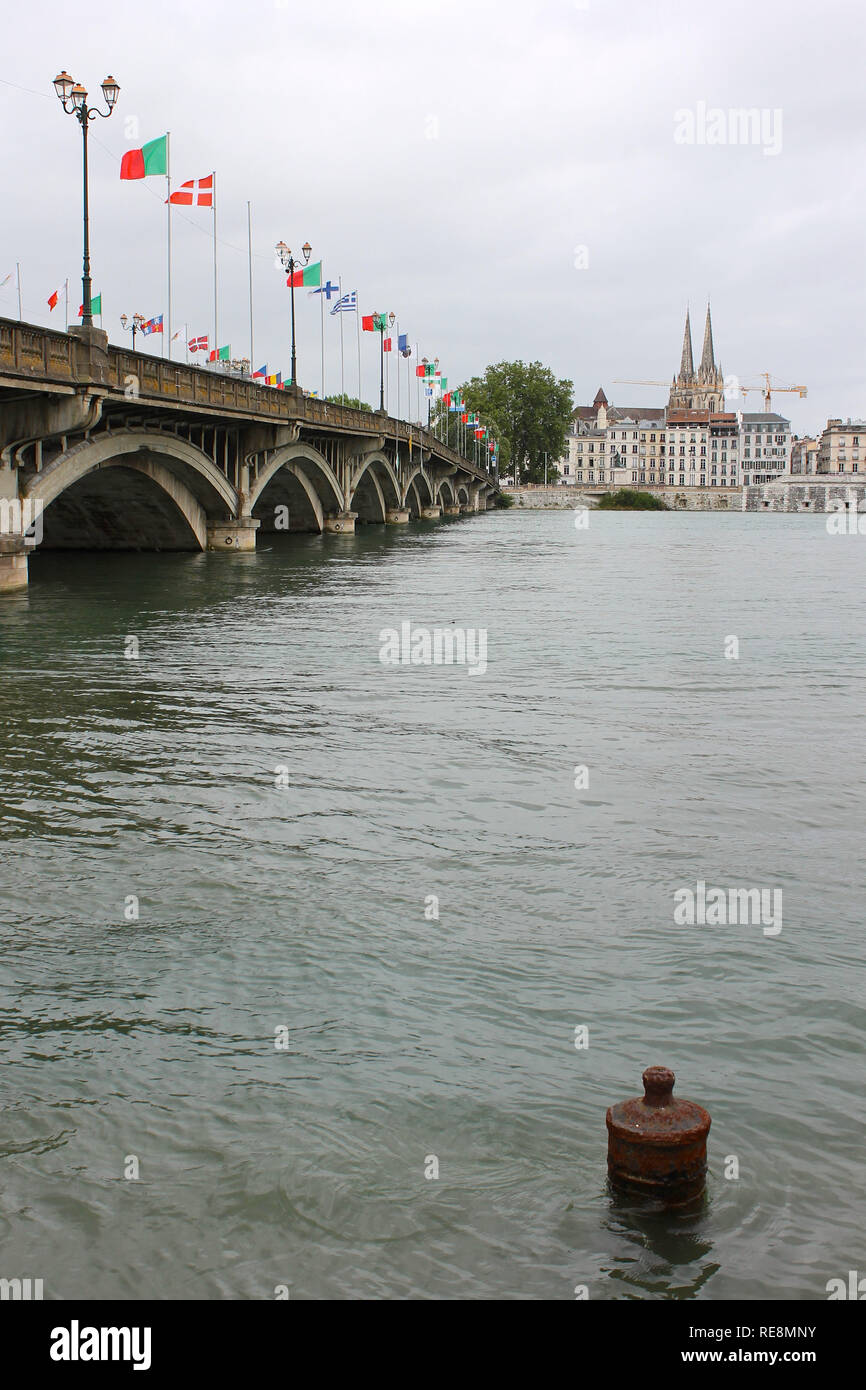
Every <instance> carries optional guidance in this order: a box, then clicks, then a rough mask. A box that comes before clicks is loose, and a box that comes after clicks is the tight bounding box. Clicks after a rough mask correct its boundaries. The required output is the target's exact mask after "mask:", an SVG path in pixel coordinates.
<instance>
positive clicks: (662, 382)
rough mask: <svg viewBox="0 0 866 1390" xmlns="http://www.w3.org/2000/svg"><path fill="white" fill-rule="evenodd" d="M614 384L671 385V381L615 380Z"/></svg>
mask: <svg viewBox="0 0 866 1390" xmlns="http://www.w3.org/2000/svg"><path fill="white" fill-rule="evenodd" d="M613 384H614V386H670V382H669V381H623V380H622V379H620V380H618V381H615V382H614V383H613Z"/></svg>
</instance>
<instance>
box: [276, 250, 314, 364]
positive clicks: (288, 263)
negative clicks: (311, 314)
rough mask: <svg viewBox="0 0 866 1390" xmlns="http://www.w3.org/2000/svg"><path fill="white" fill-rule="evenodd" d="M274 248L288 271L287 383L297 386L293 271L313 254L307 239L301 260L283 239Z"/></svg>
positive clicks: (301, 268)
mask: <svg viewBox="0 0 866 1390" xmlns="http://www.w3.org/2000/svg"><path fill="white" fill-rule="evenodd" d="M276 249H277V255H278V256H279V258H280V263H281V264H282V267H283V270H287V271H288V272H289V290H290V291H291V296H292V379H291V381H290V383H289V385H290V386H297V384H298V373H297V358H296V355H295V271H296V270H303V268H304V266H305V265H309V263H310V256H311V255H312V254H313V248H312V246H311V245H310V243H309V242H308V241H305V242H304V244H303V246H302V247H301V255H302V256H303V258H304V259H303V260H302V261H296V260H295V258H294V256H293V255H292V253H291V251H290V250H289V248H288V246H287V245H286V243H285V242H284V241H278V242H277V248H276Z"/></svg>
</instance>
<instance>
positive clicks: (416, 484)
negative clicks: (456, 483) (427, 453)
mask: <svg viewBox="0 0 866 1390" xmlns="http://www.w3.org/2000/svg"><path fill="white" fill-rule="evenodd" d="M410 488H413V489H414V492H415V496H416V497H417V499H418V506H419V508H420V507H432V506H433V504H434V500H435V498H434V489H433V484H432V483H431V481H430V477H429V474H427V473H425V471H424V465H423V464H420V463H419V464H417V465H416V467H415V468H413V469H412V471H411V472H410V473H409V475H408V477H407V478H406V483H405V486H404V489H403V497H404V499H405V501H406V502H408V500H409V489H410Z"/></svg>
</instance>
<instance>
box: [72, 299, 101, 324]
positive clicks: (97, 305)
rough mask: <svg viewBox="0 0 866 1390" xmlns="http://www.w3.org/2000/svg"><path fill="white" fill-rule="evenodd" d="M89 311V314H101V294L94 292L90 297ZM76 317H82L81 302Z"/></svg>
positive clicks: (82, 306)
mask: <svg viewBox="0 0 866 1390" xmlns="http://www.w3.org/2000/svg"><path fill="white" fill-rule="evenodd" d="M90 312H91V314H101V313H102V295H101V294H95V295H93V296H92V297H91V300H90ZM78 317H79V318H80V319H82V318H84V305H83V304H82V305H81V307H80V308H79V310H78Z"/></svg>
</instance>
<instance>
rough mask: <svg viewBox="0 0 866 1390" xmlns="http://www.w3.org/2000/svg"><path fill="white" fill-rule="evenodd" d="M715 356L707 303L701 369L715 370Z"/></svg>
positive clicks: (705, 370) (711, 324) (711, 371)
mask: <svg viewBox="0 0 866 1390" xmlns="http://www.w3.org/2000/svg"><path fill="white" fill-rule="evenodd" d="M715 369H716V358H715V353H714V352H713V323H712V319H711V318H710V306H709V304H708V305H707V326H706V328H705V329H704V350H703V352H702V353H701V371H702V372H710V373H713V372H715Z"/></svg>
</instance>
